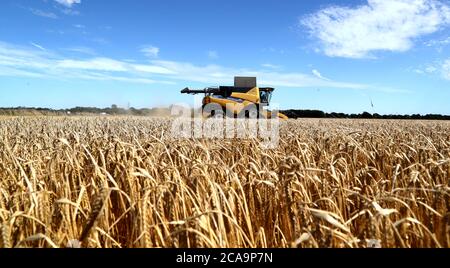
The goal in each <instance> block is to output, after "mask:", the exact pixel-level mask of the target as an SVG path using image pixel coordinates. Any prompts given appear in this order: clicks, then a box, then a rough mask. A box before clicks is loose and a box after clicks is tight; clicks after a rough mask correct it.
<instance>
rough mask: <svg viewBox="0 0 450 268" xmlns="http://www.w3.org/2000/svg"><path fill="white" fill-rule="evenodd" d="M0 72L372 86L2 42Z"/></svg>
mask: <svg viewBox="0 0 450 268" xmlns="http://www.w3.org/2000/svg"><path fill="white" fill-rule="evenodd" d="M63 51H64V50H63ZM0 75H2V76H5V75H8V76H27V77H30V76H33V75H34V76H36V77H45V78H46V79H88V80H99V81H122V82H134V83H146V84H149V83H163V84H173V83H175V82H176V81H183V83H185V82H186V81H190V82H199V83H202V84H205V85H220V84H232V82H233V77H234V76H237V75H242V76H256V77H258V83H259V84H260V85H262V86H274V87H281V86H283V87H291V88H302V87H327V88H342V89H366V90H372V89H374V88H372V87H370V86H368V85H363V84H357V83H347V82H339V81H332V80H326V79H323V78H320V77H317V76H315V75H314V73H313V74H303V73H298V72H289V73H286V72H279V71H273V70H267V69H266V70H259V69H246V68H230V67H225V66H220V65H215V64H210V65H204V66H201V65H195V64H192V63H186V62H177V61H167V60H151V61H150V62H149V63H142V61H138V62H129V61H125V60H116V59H112V58H104V57H93V58H87V59H74V58H71V57H67V56H63V55H59V54H56V53H54V52H52V51H49V50H46V51H41V50H37V49H34V48H33V49H32V48H31V46H30V47H18V46H13V45H9V44H6V43H1V42H0Z"/></svg>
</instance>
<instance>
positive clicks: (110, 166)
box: [0, 116, 450, 248]
mask: <svg viewBox="0 0 450 268" xmlns="http://www.w3.org/2000/svg"><path fill="white" fill-rule="evenodd" d="M170 126H171V119H162V118H161V119H159V118H144V117H36V116H34V117H2V118H0V154H1V155H0V227H1V229H0V231H1V232H0V234H1V235H0V242H1V243H0V247H55V248H56V247H89V248H96V247H98V248H104V247H106V248H138V247H139V248H141V247H165V248H170V247H177V248H178V247H183V248H185V247H195V248H198V247H239V248H240V247H244V248H258V247H270V248H275V247H283V248H286V247H308V248H309V247H320V248H322V247H337V248H366V247H387V248H391V247H400V248H416V247H427V248H428V247H430V248H436V247H445V248H448V247H450V184H449V178H450V122H446V121H440V122H438V121H392V120H385V121H383V120H373V121H372V120H331V119H330V120H319V119H317V120H313V119H310V120H308V119H301V120H289V121H285V122H283V123H282V125H281V126H280V142H279V146H278V147H277V148H276V149H263V148H262V147H261V146H259V143H260V141H259V140H257V139H234V140H231V139H229V140H220V139H171V138H168V132H169V131H170Z"/></svg>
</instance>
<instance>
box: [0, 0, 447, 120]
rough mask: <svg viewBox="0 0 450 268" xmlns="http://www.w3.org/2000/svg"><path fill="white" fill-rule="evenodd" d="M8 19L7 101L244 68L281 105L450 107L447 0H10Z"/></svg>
mask: <svg viewBox="0 0 450 268" xmlns="http://www.w3.org/2000/svg"><path fill="white" fill-rule="evenodd" d="M0 25H1V27H0V107H15V106H29V107H30V106H34V107H38V106H39V107H50V108H68V107H74V106H97V107H107V106H110V105H111V104H113V103H114V104H117V105H119V106H123V107H126V106H127V105H128V103H130V104H131V106H134V107H140V108H141V107H154V106H167V105H170V104H174V103H181V102H185V103H193V97H192V96H185V95H181V94H180V92H179V91H180V90H181V89H182V88H184V87H186V86H189V87H194V88H200V87H206V86H218V85H232V83H233V77H234V76H235V75H244V76H246V75H248V76H257V77H258V83H259V85H261V86H273V87H276V89H277V90H276V91H275V93H274V97H273V103H276V104H278V106H279V107H280V108H297V109H320V110H324V111H327V112H331V111H335V112H346V113H360V112H363V111H369V112H372V113H375V112H376V113H380V114H391V113H392V114H406V113H408V114H412V113H421V114H427V113H441V114H450V105H449V100H450V53H449V52H450V49H449V48H450V1H448V0H369V1H367V0H346V1H330V0H328V1H325V0H319V1H297V0H292V1H288V0H285V1H276V0H271V1H269V0H267V1H262V0H261V1H232V0H228V1H206V0H204V1H203V0H202V1H196V0H193V1H183V0H177V1H175V0H172V1H171V0H166V1H144V0H126V1H125V0H111V1H107V0H2V1H1V3H0ZM371 102H372V103H373V104H374V105H373V107H372V105H371Z"/></svg>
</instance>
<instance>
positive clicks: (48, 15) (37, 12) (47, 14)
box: [28, 8, 58, 19]
mask: <svg viewBox="0 0 450 268" xmlns="http://www.w3.org/2000/svg"><path fill="white" fill-rule="evenodd" d="M28 10H29V11H30V12H31V13H33V14H34V15H36V16H39V17H44V18H49V19H58V16H57V15H56V14H55V13H53V12H49V11H42V10H40V9H35V8H28Z"/></svg>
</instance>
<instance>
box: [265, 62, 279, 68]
mask: <svg viewBox="0 0 450 268" xmlns="http://www.w3.org/2000/svg"><path fill="white" fill-rule="evenodd" d="M261 66H262V67H264V68H269V69H280V68H281V66H279V65H275V64H271V63H264V64H261Z"/></svg>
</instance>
